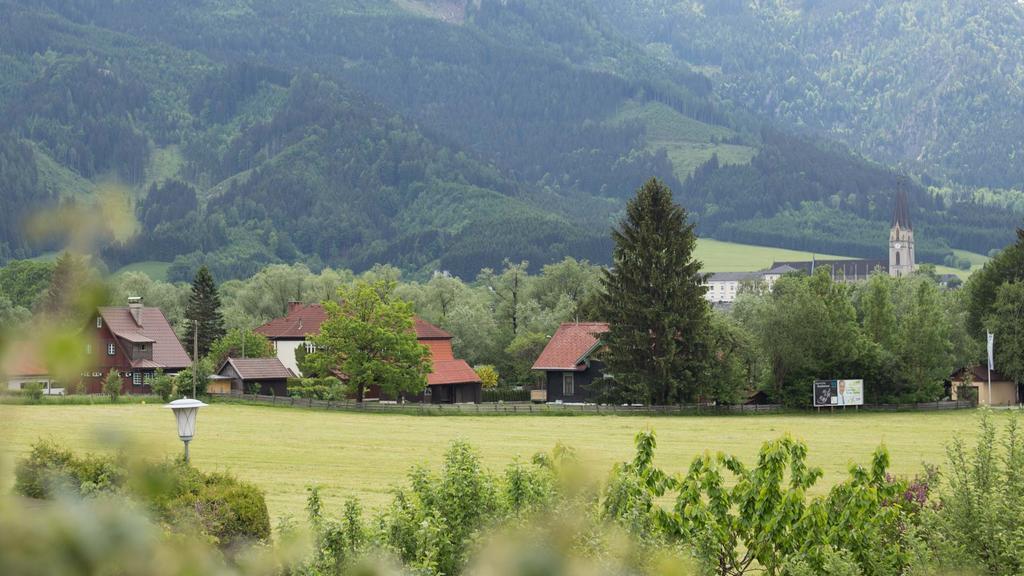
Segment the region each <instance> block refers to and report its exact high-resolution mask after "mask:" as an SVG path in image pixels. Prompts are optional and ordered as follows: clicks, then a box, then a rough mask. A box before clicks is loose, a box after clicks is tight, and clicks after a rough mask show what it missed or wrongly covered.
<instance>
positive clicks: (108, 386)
mask: <svg viewBox="0 0 1024 576" xmlns="http://www.w3.org/2000/svg"><path fill="white" fill-rule="evenodd" d="M122 385H123V382H122V381H121V375H120V374H119V373H118V372H117V369H116V368H111V369H110V372H107V376H106V378H104V379H103V393H104V394H106V395H107V396H110V401H111V402H117V398H118V396H120V395H121V386H122Z"/></svg>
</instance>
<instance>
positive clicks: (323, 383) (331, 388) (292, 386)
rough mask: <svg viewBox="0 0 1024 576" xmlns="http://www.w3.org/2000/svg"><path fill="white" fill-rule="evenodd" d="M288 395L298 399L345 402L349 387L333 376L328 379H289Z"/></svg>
mask: <svg viewBox="0 0 1024 576" xmlns="http://www.w3.org/2000/svg"><path fill="white" fill-rule="evenodd" d="M288 394H289V395H290V396H294V397H296V398H312V399H313V400H333V401H337V400H344V399H345V398H346V397H347V396H348V387H347V386H345V384H343V383H342V382H341V380H338V379H337V378H335V377H333V376H328V377H326V378H289V379H288Z"/></svg>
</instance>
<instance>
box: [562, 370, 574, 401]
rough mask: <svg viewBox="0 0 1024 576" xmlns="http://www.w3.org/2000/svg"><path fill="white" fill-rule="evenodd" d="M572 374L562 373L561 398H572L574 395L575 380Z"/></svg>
mask: <svg viewBox="0 0 1024 576" xmlns="http://www.w3.org/2000/svg"><path fill="white" fill-rule="evenodd" d="M575 376H576V375H575V374H573V373H572V372H563V373H562V396H574V395H575V394H576V378H575Z"/></svg>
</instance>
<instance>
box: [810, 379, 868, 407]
mask: <svg viewBox="0 0 1024 576" xmlns="http://www.w3.org/2000/svg"><path fill="white" fill-rule="evenodd" d="M863 404H864V381H863V380H816V381H815V382H814V406H815V407H816V408H821V407H823V406H829V407H831V406H861V405H863Z"/></svg>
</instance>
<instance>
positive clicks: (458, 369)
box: [427, 360, 480, 386]
mask: <svg viewBox="0 0 1024 576" xmlns="http://www.w3.org/2000/svg"><path fill="white" fill-rule="evenodd" d="M477 382H480V377H479V376H477V375H476V371H475V370H473V369H472V368H470V367H469V364H466V361H465V360H443V361H441V362H434V371H433V372H431V373H430V374H428V375H427V385H428V386H437V385H444V384H475V383H477Z"/></svg>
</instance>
